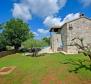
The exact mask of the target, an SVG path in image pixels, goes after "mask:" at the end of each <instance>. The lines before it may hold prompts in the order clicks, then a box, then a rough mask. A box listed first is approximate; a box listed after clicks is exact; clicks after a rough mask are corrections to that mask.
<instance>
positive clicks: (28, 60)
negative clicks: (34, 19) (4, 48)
mask: <svg viewBox="0 0 91 84" xmlns="http://www.w3.org/2000/svg"><path fill="white" fill-rule="evenodd" d="M79 60H80V61H79ZM83 60H89V58H88V57H85V56H84V55H83V54H78V55H64V54H60V53H55V54H46V55H45V56H41V57H30V56H25V55H24V54H19V53H17V54H14V55H9V56H6V57H3V58H0V68H1V67H5V66H16V69H15V70H14V71H13V72H12V73H10V74H8V75H4V76H0V84H43V83H42V81H43V80H46V81H47V79H48V78H49V79H50V84H55V83H53V82H55V81H57V80H61V81H62V82H63V83H62V84H66V82H67V81H68V82H69V81H71V82H73V83H69V84H76V83H74V81H79V80H80V83H79V84H83V83H82V81H86V84H90V83H88V80H91V71H90V68H89V64H90V62H88V61H84V62H82V61H83ZM81 62H82V64H81ZM77 68H78V69H77ZM76 69H77V71H76ZM50 77H53V78H54V80H51V78H50ZM71 77H73V79H70V78H71ZM1 81H2V82H1Z"/></svg>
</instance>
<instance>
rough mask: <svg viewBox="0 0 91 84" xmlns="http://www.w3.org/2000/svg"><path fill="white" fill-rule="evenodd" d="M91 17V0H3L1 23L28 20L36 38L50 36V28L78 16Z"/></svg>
mask: <svg viewBox="0 0 91 84" xmlns="http://www.w3.org/2000/svg"><path fill="white" fill-rule="evenodd" d="M79 13H84V14H85V15H86V16H87V17H89V18H91V0H1V2H0V23H3V22H5V21H7V20H9V19H10V18H13V17H14V18H21V19H23V20H24V21H26V22H27V23H28V24H29V25H30V28H31V31H32V32H33V33H34V34H35V36H36V38H42V37H44V36H49V32H48V29H49V28H50V27H52V26H55V25H62V24H63V23H65V22H67V21H69V20H73V19H75V18H78V16H79Z"/></svg>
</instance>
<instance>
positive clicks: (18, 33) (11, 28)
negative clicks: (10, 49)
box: [3, 19, 29, 50]
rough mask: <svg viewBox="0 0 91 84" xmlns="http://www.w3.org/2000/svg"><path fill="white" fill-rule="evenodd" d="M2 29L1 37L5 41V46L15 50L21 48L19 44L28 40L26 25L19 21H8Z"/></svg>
mask: <svg viewBox="0 0 91 84" xmlns="http://www.w3.org/2000/svg"><path fill="white" fill-rule="evenodd" d="M3 27H4V28H3V35H4V37H5V39H6V41H7V45H9V46H14V48H15V49H16V50H17V49H18V48H19V47H21V43H22V42H24V41H25V40H27V38H28V35H29V27H28V24H26V23H25V22H23V20H21V19H10V20H9V21H7V22H6V23H5V24H4V26H3Z"/></svg>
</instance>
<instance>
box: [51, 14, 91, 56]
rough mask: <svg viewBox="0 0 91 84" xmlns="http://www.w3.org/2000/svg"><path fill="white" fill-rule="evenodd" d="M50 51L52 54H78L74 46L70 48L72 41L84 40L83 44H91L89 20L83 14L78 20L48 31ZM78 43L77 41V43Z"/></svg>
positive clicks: (90, 23)
mask: <svg viewBox="0 0 91 84" xmlns="http://www.w3.org/2000/svg"><path fill="white" fill-rule="evenodd" d="M50 34H51V49H52V51H53V52H58V51H63V52H65V53H73V54H75V53H78V51H79V50H78V49H77V47H76V46H72V45H71V43H72V39H74V38H76V37H79V38H83V39H84V44H85V45H87V44H91V19H89V18H87V17H85V16H84V15H83V14H81V15H80V17H79V18H77V19H75V20H72V21H69V22H67V23H65V24H64V25H62V26H58V27H57V26H56V27H53V28H51V29H50ZM77 42H78V41H77Z"/></svg>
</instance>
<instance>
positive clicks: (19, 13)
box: [12, 0, 67, 20]
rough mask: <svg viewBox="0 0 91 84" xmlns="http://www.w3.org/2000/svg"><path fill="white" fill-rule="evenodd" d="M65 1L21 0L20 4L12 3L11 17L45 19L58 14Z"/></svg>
mask: <svg viewBox="0 0 91 84" xmlns="http://www.w3.org/2000/svg"><path fill="white" fill-rule="evenodd" d="M66 1H67V0H36V1H35V0H21V2H20V3H14V5H13V10H12V12H13V16H14V17H20V18H23V19H25V20H30V19H31V18H30V16H31V14H35V15H37V16H40V17H47V16H50V15H53V14H55V13H58V12H59V10H60V9H61V8H63V7H64V6H65V4H66Z"/></svg>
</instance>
